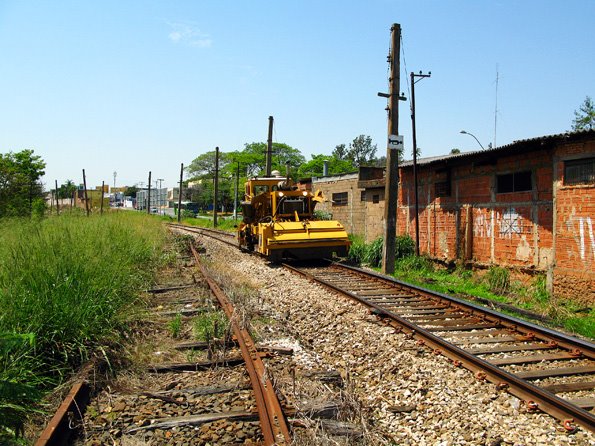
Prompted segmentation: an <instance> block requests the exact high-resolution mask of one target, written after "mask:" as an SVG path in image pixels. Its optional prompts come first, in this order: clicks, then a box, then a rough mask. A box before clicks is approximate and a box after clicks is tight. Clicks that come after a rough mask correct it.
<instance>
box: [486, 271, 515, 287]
mask: <svg viewBox="0 0 595 446" xmlns="http://www.w3.org/2000/svg"><path fill="white" fill-rule="evenodd" d="M486 281H487V283H488V286H489V287H490V291H492V292H493V293H496V294H505V293H506V292H507V291H508V290H509V288H510V272H509V271H508V269H506V268H503V267H501V266H492V267H491V268H490V269H489V270H488V272H487V274H486Z"/></svg>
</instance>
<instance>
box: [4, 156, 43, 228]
mask: <svg viewBox="0 0 595 446" xmlns="http://www.w3.org/2000/svg"><path fill="white" fill-rule="evenodd" d="M43 169H45V162H44V161H43V160H42V159H41V157H40V156H38V155H33V150H22V151H20V152H17V153H13V152H9V153H7V154H0V217H22V216H27V215H29V216H30V215H33V210H34V209H35V210H36V211H41V212H43V208H44V206H45V201H44V196H43V186H42V184H41V182H40V181H39V180H40V178H41V177H42V176H43V175H44V173H45V172H44V170H43Z"/></svg>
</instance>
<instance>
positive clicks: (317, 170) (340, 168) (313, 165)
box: [297, 155, 356, 178]
mask: <svg viewBox="0 0 595 446" xmlns="http://www.w3.org/2000/svg"><path fill="white" fill-rule="evenodd" d="M325 161H327V162H328V173H329V175H337V174H341V173H347V172H353V171H355V170H356V167H355V166H354V165H353V162H352V161H351V160H347V159H339V158H337V157H335V156H329V155H312V159H311V160H310V161H307V162H305V163H304V164H302V165H301V166H300V167H299V169H298V172H297V175H298V178H307V177H321V176H322V172H323V169H324V162H325Z"/></svg>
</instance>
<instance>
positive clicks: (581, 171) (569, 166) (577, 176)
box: [564, 158, 595, 185]
mask: <svg viewBox="0 0 595 446" xmlns="http://www.w3.org/2000/svg"><path fill="white" fill-rule="evenodd" d="M593 183H595V158H585V159H580V160H572V161H565V162H564V184H568V185H573V184H593Z"/></svg>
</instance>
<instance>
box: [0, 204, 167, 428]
mask: <svg viewBox="0 0 595 446" xmlns="http://www.w3.org/2000/svg"><path fill="white" fill-rule="evenodd" d="M164 241H165V231H164V230H163V227H162V225H161V223H160V221H159V220H157V219H151V218H147V217H146V216H144V215H139V214H136V213H132V212H131V213H114V214H106V215H104V216H102V217H99V216H96V217H91V218H86V217H81V216H76V215H73V216H68V215H62V216H60V217H59V218H50V219H45V220H39V221H37V222H32V221H29V220H8V221H7V220H3V221H2V226H1V228H0V308H1V309H2V311H1V312H0V334H2V333H4V334H7V333H8V334H13V335H25V334H28V335H29V336H31V338H32V339H35V342H34V343H30V344H27V345H21V346H20V347H19V348H18V349H16V350H15V349H4V351H3V350H2V349H0V382H1V380H4V381H5V382H8V381H10V382H13V383H19V384H22V385H31V384H32V385H33V387H36V388H40V387H41V388H43V387H46V386H47V385H48V384H55V383H58V382H60V381H61V380H62V379H63V378H64V377H65V376H66V375H67V374H68V373H69V371H70V370H72V369H73V368H74V367H76V366H78V365H79V364H80V363H81V362H83V361H84V360H86V359H87V358H88V357H89V355H90V354H91V352H92V351H93V350H94V349H95V348H97V347H98V346H100V345H105V344H107V343H111V342H116V341H117V334H118V332H119V331H121V330H122V329H124V327H125V324H124V323H125V321H126V314H129V313H127V311H126V310H127V309H128V308H130V306H131V305H132V304H133V303H134V302H135V299H136V298H137V295H138V292H139V290H140V289H141V288H146V287H147V285H148V282H149V281H150V278H151V277H152V267H153V266H154V265H155V264H156V262H157V260H158V258H159V256H160V253H161V248H162V245H163V243H164ZM1 397H2V396H1V395H0V398H1ZM1 404H2V401H1V400H0V405H1ZM0 418H1V417H0ZM0 430H2V420H0Z"/></svg>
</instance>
